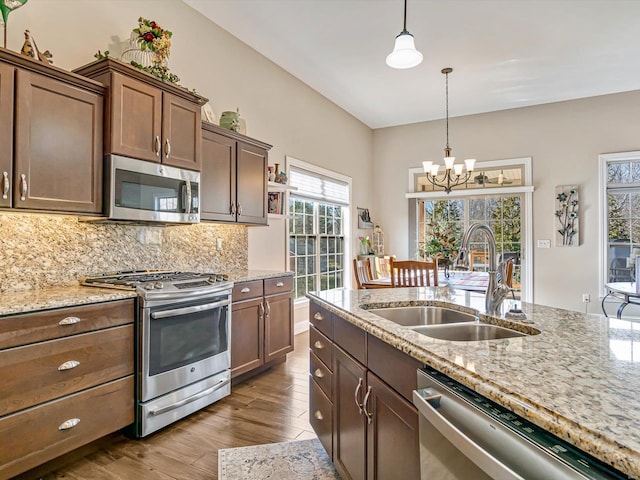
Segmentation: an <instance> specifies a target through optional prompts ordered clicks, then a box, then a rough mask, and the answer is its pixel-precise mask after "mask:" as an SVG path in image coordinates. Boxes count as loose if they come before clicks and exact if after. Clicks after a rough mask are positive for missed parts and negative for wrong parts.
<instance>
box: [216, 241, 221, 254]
mask: <svg viewBox="0 0 640 480" xmlns="http://www.w3.org/2000/svg"><path fill="white" fill-rule="evenodd" d="M216 250H217V251H218V252H221V251H222V239H221V238H216Z"/></svg>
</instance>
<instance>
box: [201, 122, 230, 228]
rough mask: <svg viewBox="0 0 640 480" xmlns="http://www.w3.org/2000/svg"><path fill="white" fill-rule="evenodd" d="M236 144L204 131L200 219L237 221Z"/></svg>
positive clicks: (226, 138)
mask: <svg viewBox="0 0 640 480" xmlns="http://www.w3.org/2000/svg"><path fill="white" fill-rule="evenodd" d="M235 201H236V141H235V140H233V139H231V138H229V137H225V136H223V135H219V134H217V133H214V132H210V131H209V130H206V129H202V171H201V173H200V220H215V221H223V222H235V221H236V215H235Z"/></svg>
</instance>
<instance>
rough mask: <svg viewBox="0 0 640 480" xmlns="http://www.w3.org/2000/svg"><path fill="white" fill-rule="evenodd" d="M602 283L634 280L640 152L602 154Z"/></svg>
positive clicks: (639, 237) (639, 235) (639, 250)
mask: <svg viewBox="0 0 640 480" xmlns="http://www.w3.org/2000/svg"><path fill="white" fill-rule="evenodd" d="M600 185H601V197H602V200H601V206H602V212H601V213H602V215H601V231H602V237H601V238H602V239H603V241H602V242H601V245H602V248H601V250H602V251H601V258H602V259H604V263H603V264H602V265H601V270H602V275H601V283H602V288H604V284H605V283H611V282H632V281H635V264H636V261H637V257H638V256H640V152H627V153H617V154H609V155H601V156H600Z"/></svg>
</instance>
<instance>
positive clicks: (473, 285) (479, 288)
mask: <svg viewBox="0 0 640 480" xmlns="http://www.w3.org/2000/svg"><path fill="white" fill-rule="evenodd" d="M432 283H433V282H432ZM488 284H489V274H488V273H487V272H475V271H474V272H472V271H467V270H453V271H451V270H450V271H449V272H448V275H445V272H444V270H438V286H446V285H448V286H449V287H451V288H455V289H459V290H469V291H472V292H482V293H484V292H486V291H487V285H488ZM362 286H363V287H364V288H392V285H391V277H380V278H375V279H372V280H369V281H368V282H364V283H363V284H362Z"/></svg>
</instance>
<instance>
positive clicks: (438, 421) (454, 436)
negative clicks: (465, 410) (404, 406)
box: [413, 388, 526, 480]
mask: <svg viewBox="0 0 640 480" xmlns="http://www.w3.org/2000/svg"><path fill="white" fill-rule="evenodd" d="M443 399H446V396H445V395H443V394H442V392H439V391H438V390H436V389H435V388H425V389H421V390H420V391H417V390H414V391H413V404H414V405H415V407H416V408H417V409H418V411H419V412H420V415H422V416H423V417H424V418H425V419H426V420H427V421H428V422H429V423H430V424H431V425H433V426H434V427H435V428H436V430H438V431H439V432H440V433H441V434H442V435H443V436H444V437H445V438H446V439H447V440H448V441H449V442H451V444H452V445H453V446H454V447H456V448H457V449H458V450H459V451H460V452H462V453H463V454H464V455H466V456H467V458H469V460H471V461H472V462H473V463H474V464H476V465H477V466H478V467H479V468H481V469H482V470H484V471H485V472H486V473H487V474H489V475H490V476H491V477H492V478H495V479H500V480H526V479H525V478H524V477H522V476H520V475H518V474H517V473H516V472H514V471H513V470H512V469H511V468H509V467H508V466H506V465H505V464H504V463H502V462H501V461H500V460H499V459H497V458H496V457H494V456H493V455H491V454H490V453H489V452H487V451H486V450H485V449H483V448H482V447H481V446H480V445H478V444H477V443H476V442H474V441H473V440H472V439H471V438H469V437H468V436H467V435H465V434H464V433H463V432H462V431H460V429H458V428H457V427H456V426H455V425H454V424H453V423H451V422H450V421H449V420H448V419H446V418H445V417H444V416H442V415H441V414H440V412H439V411H438V408H439V405H440V401H442V400H443ZM430 401H433V402H434V404H435V405H436V406H435V407H434V406H433V405H432V404H431V403H430ZM469 413H470V415H473V413H472V411H471V410H470V411H469ZM420 441H421V442H422V441H423V440H422V439H421V440H420Z"/></svg>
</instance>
